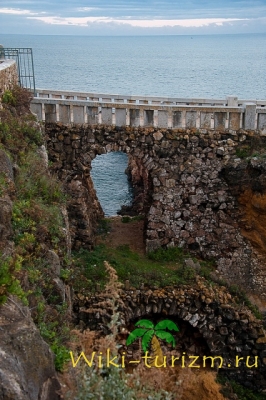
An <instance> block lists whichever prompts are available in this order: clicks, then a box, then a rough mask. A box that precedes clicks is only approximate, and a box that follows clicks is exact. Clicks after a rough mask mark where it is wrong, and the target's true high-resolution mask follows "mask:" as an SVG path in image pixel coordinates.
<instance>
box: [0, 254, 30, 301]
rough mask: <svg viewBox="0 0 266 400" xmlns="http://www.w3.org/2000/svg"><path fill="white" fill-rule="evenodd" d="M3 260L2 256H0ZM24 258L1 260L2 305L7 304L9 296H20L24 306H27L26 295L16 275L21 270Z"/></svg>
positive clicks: (0, 293) (0, 297) (0, 295)
mask: <svg viewBox="0 0 266 400" xmlns="http://www.w3.org/2000/svg"><path fill="white" fill-rule="evenodd" d="M0 258H1V256H0ZM21 262H22V257H20V256H18V255H16V256H15V257H9V258H7V259H3V258H2V260H1V268H0V305H1V304H3V303H5V301H6V299H7V295H8V294H9V293H10V294H14V295H16V296H18V297H19V298H20V299H21V300H22V301H23V302H24V304H27V299H26V293H25V292H24V291H23V289H22V288H21V285H20V282H19V280H18V279H17V277H16V275H17V273H18V272H19V271H20V270H21Z"/></svg>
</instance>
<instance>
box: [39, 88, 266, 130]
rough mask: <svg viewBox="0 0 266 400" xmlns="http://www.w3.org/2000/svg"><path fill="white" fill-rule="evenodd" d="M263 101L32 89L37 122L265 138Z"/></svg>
mask: <svg viewBox="0 0 266 400" xmlns="http://www.w3.org/2000/svg"><path fill="white" fill-rule="evenodd" d="M265 106H266V100H265V101H264V100H254V101H251V100H241V99H238V98H237V97H236V96H228V97H227V98H226V99H220V100H217V99H193V98H191V99H190V98H187V99H185V98H167V97H148V96H122V95H111V94H97V93H78V92H62V91H50V90H37V94H36V97H34V99H33V101H32V105H31V109H32V111H33V112H34V113H35V114H36V115H37V117H38V119H39V120H43V121H46V122H61V123H64V124H71V123H78V124H90V125H97V124H108V125H115V126H119V127H121V126H132V127H159V128H183V129H187V128H188V129H193V128H196V129H219V130H223V131H225V130H227V129H229V130H238V129H241V128H243V129H259V130H260V131H261V132H262V133H263V134H266V107H265Z"/></svg>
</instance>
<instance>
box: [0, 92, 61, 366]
mask: <svg viewBox="0 0 266 400" xmlns="http://www.w3.org/2000/svg"><path fill="white" fill-rule="evenodd" d="M30 100H31V94H30V93H29V92H28V91H26V90H24V89H21V88H19V87H14V89H13V90H8V91H6V92H5V93H4V94H3V95H2V104H3V109H2V110H0V117H1V122H0V148H2V149H3V150H4V151H5V152H6V154H8V155H9V157H10V158H11V160H12V162H13V163H15V164H16V174H15V191H14V190H13V192H12V191H11V192H10V193H11V195H12V201H13V211H12V228H13V238H12V239H13V241H14V243H15V252H14V254H15V256H14V257H13V258H12V257H10V258H8V259H5V258H3V257H0V259H1V269H0V303H4V302H5V300H6V298H7V295H8V294H9V293H10V294H16V295H17V296H18V297H20V298H21V299H22V300H23V301H24V302H26V301H27V297H28V302H29V306H30V307H31V308H32V317H33V319H34V321H35V323H36V324H37V326H38V327H39V329H40V332H41V334H42V336H43V337H44V339H45V340H46V341H47V342H48V343H49V344H50V346H51V349H52V350H53V351H54V353H55V356H56V357H55V366H56V369H57V370H59V371H62V370H63V366H64V363H65V361H67V360H68V358H69V353H68V351H67V349H66V347H65V346H64V344H65V343H66V341H67V340H68V339H69V328H68V325H69V322H68V321H69V315H68V310H67V307H66V304H65V303H64V302H63V300H62V296H61V294H60V290H59V289H58V288H57V287H56V285H55V282H54V274H53V271H52V270H51V266H50V264H49V262H48V261H47V257H46V255H47V251H48V250H53V251H54V252H55V253H57V254H58V255H59V256H60V257H61V258H62V260H61V265H62V267H63V269H62V275H63V276H67V274H68V267H69V260H67V258H66V257H64V255H65V253H66V248H65V238H64V231H63V230H64V221H63V217H62V212H61V207H62V206H64V205H65V203H66V196H65V194H64V192H63V189H62V186H61V184H60V183H59V181H58V179H57V178H56V177H55V176H53V175H51V174H50V173H49V172H48V170H47V167H46V164H45V160H43V159H42V157H41V155H39V154H38V148H39V146H40V145H42V144H43V138H42V133H41V131H40V125H39V124H37V123H36V120H35V117H34V116H33V115H32V114H31V113H30V112H29V104H30ZM8 189H9V183H8V181H7V179H6V177H5V176H2V175H1V176H0V195H1V194H3V193H4V192H7V193H8ZM14 194H15V195H14ZM21 277H23V278H24V279H23V281H26V282H28V284H27V286H29V287H27V292H25V289H24V290H23V287H21V284H20V282H19V279H20V278H21ZM28 289H29V290H28ZM28 295H30V296H28Z"/></svg>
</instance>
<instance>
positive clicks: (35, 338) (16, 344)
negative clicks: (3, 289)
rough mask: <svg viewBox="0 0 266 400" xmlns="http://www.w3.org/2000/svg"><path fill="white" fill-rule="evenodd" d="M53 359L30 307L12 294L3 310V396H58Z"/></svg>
mask: <svg viewBox="0 0 266 400" xmlns="http://www.w3.org/2000/svg"><path fill="white" fill-rule="evenodd" d="M53 359H54V355H53V353H52V351H51V350H50V348H49V346H48V344H47V343H45V342H44V340H43V339H42V338H41V335H40V332H39V330H38V329H37V328H36V326H35V324H34V323H33V321H32V319H31V316H30V312H29V309H28V308H27V307H24V306H23V305H22V304H21V302H19V301H18V300H17V299H16V298H15V297H10V298H9V299H8V301H7V302H6V303H5V304H4V305H2V306H1V310H0V382H1V383H0V399H1V400H36V399H39V400H59V399H60V396H59V395H58V394H57V391H58V390H59V389H60V385H59V382H58V380H57V378H56V373H55V369H54V362H53Z"/></svg>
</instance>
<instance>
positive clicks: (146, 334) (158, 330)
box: [126, 319, 179, 352]
mask: <svg viewBox="0 0 266 400" xmlns="http://www.w3.org/2000/svg"><path fill="white" fill-rule="evenodd" d="M135 326H137V327H139V328H137V329H135V330H134V331H133V332H131V333H130V335H129V336H128V338H127V340H126V345H127V346H129V345H130V344H131V343H133V342H134V341H135V340H136V339H138V338H142V341H141V346H142V349H143V351H145V352H146V351H147V350H148V347H149V345H150V342H151V341H153V342H155V343H154V346H156V347H158V343H156V342H158V340H157V339H156V336H157V337H158V338H159V339H162V340H166V342H167V343H171V344H172V346H173V347H174V346H175V338H174V337H173V335H172V334H171V333H169V332H167V331H165V329H168V330H170V331H175V332H178V331H179V329H178V327H177V326H176V324H175V323H174V322H172V321H170V320H169V319H165V320H163V321H160V322H158V324H156V326H154V324H153V323H152V322H151V321H149V320H147V319H142V320H140V321H138V322H137V323H136V324H135Z"/></svg>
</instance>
